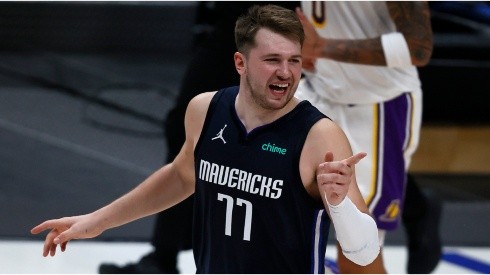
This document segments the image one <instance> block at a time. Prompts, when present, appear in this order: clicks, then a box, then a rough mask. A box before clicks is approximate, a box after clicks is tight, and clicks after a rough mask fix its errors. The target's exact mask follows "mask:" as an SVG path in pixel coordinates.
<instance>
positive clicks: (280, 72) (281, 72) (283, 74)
mask: <svg viewBox="0 0 490 275" xmlns="http://www.w3.org/2000/svg"><path fill="white" fill-rule="evenodd" d="M276 73H277V76H278V77H279V78H281V79H288V78H289V77H291V75H292V72H291V68H290V65H289V62H287V61H286V62H281V63H280V64H279V67H278V68H277V72H276Z"/></svg>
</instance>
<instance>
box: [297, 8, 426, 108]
mask: <svg viewBox="0 0 490 275" xmlns="http://www.w3.org/2000/svg"><path fill="white" fill-rule="evenodd" d="M301 7H302V9H303V11H304V13H305V15H306V16H307V18H308V19H309V20H310V22H312V24H313V25H314V26H315V29H316V31H317V32H318V34H319V35H320V36H321V37H325V38H331V39H367V38H374V37H379V36H381V35H383V34H385V33H390V32H396V26H395V23H394V22H393V20H392V19H391V17H390V14H389V12H388V8H387V7H386V3H385V2H384V1H321V2H320V1H302V2H301ZM366 22H369V24H366ZM315 68H316V70H317V72H316V73H315V74H311V73H308V72H305V75H306V77H307V79H308V81H309V82H310V85H312V86H313V88H314V89H315V91H316V93H317V94H318V95H319V96H321V97H325V98H326V99H328V100H330V101H332V102H335V103H343V104H369V103H377V102H381V101H386V100H390V99H393V98H395V97H397V96H399V95H401V94H403V93H405V92H407V91H420V90H421V84H420V80H419V78H418V72H417V69H416V67H414V66H410V67H407V68H388V67H385V66H371V65H359V64H350V63H345V62H337V61H334V60H330V59H326V58H319V59H318V60H317V62H316V64H315Z"/></svg>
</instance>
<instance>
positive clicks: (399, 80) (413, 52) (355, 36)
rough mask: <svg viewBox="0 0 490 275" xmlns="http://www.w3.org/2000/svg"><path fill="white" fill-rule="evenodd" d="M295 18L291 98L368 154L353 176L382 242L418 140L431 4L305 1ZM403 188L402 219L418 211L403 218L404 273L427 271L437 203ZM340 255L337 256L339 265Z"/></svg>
mask: <svg viewBox="0 0 490 275" xmlns="http://www.w3.org/2000/svg"><path fill="white" fill-rule="evenodd" d="M298 16H299V17H300V20H301V22H302V23H303V27H304V30H305V34H306V38H305V43H304V47H303V58H304V60H303V66H304V68H305V71H304V73H305V78H304V79H303V80H302V81H301V83H300V85H299V88H298V92H297V96H298V97H299V98H301V99H307V100H309V101H310V102H311V103H312V104H313V105H314V106H316V107H317V108H318V109H319V110H320V111H322V112H323V113H324V114H326V115H327V116H329V117H330V118H332V120H333V121H335V122H336V123H337V124H338V125H339V126H340V127H341V128H342V129H343V130H344V132H345V133H346V135H347V137H348V139H349V141H350V143H351V145H352V148H353V151H354V152H356V151H364V152H367V153H368V161H362V162H361V163H359V165H358V166H356V174H357V176H358V177H357V179H358V183H359V189H360V191H361V194H362V195H363V197H364V199H365V201H366V203H367V205H368V207H369V209H370V211H371V213H372V215H373V217H374V218H375V220H376V223H377V225H378V228H379V230H380V243H381V245H382V244H383V243H384V239H385V232H386V231H389V230H394V229H396V228H397V227H398V225H399V222H400V220H401V216H402V211H403V209H404V196H405V190H406V184H407V171H408V168H409V165H410V160H411V157H412V154H413V153H414V151H415V149H416V148H417V145H418V141H419V132H420V126H421V116H422V90H421V83H420V80H419V77H418V73H417V69H416V66H425V65H426V64H427V63H428V62H429V59H430V56H431V54H432V46H433V45H432V29H431V24H430V12H429V7H428V5H427V3H426V2H420V1H413V2H412V1H408V2H403V1H402V2H398V1H388V2H384V1H373V2H369V1H354V2H351V1H326V2H319V1H303V2H302V12H301V10H298ZM408 184H413V182H409V183H408ZM409 190H412V191H411V192H410V193H407V194H409V195H410V197H409V196H408V195H407V198H406V201H407V205H408V203H411V204H412V205H413V206H414V207H411V208H407V215H406V216H410V215H408V211H411V212H414V211H418V212H417V214H415V215H413V214H412V215H411V216H413V218H411V219H408V218H407V219H406V220H405V222H406V224H405V225H406V229H407V233H408V240H409V262H408V272H409V273H430V272H431V271H432V270H433V269H434V268H435V267H436V265H437V263H438V261H439V258H440V255H441V244H440V239H439V235H438V223H439V218H440V213H439V212H440V208H437V207H440V206H436V207H435V208H431V207H429V206H430V204H429V203H430V201H429V200H428V198H426V197H424V196H422V193H421V192H420V191H418V189H417V188H416V186H410V188H409ZM417 195H418V196H417ZM416 204H418V206H416ZM417 207H418V208H419V209H417ZM404 217H405V215H404ZM343 259H344V258H343V256H342V254H340V255H339V263H341V262H342V261H343ZM345 272H353V273H359V272H358V271H357V270H356V269H354V270H345Z"/></svg>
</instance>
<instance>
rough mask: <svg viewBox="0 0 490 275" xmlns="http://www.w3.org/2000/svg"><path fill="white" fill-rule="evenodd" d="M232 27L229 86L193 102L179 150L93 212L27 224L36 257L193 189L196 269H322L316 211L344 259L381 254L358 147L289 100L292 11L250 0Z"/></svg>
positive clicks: (299, 37)
mask: <svg viewBox="0 0 490 275" xmlns="http://www.w3.org/2000/svg"><path fill="white" fill-rule="evenodd" d="M235 33H236V35H235V36H236V39H235V40H236V44H237V49H238V52H237V53H235V55H234V61H235V67H236V70H237V71H238V74H239V75H240V86H239V87H230V88H225V89H221V90H219V91H217V92H208V93H203V94H200V95H198V96H196V97H195V98H193V99H192V100H191V102H190V103H189V106H188V108H187V112H186V118H185V129H186V140H185V143H184V145H183V147H182V149H181V151H180V152H179V154H178V155H177V157H176V158H175V160H174V161H173V162H172V163H169V164H167V165H165V166H164V167H162V168H161V169H159V170H157V171H156V172H155V173H154V174H153V175H151V176H150V177H148V178H147V179H146V180H145V181H143V182H142V183H141V184H140V185H139V186H137V187H136V188H135V189H134V190H132V191H130V192H129V193H127V194H126V195H124V196H122V197H121V198H119V199H117V200H115V201H114V202H112V203H110V204H109V205H107V206H105V207H103V208H101V209H98V210H96V211H94V212H92V213H89V214H86V215H81V216H73V217H65V218H61V219H55V220H48V221H45V222H43V223H42V224H40V225H38V226H36V227H34V228H33V229H32V233H33V234H37V233H40V232H42V231H44V230H47V229H51V231H50V232H49V233H48V235H47V236H46V241H45V245H44V250H43V255H44V256H47V255H51V256H54V255H55V253H56V249H57V246H58V245H60V246H61V250H62V251H64V250H65V248H66V244H67V242H68V241H70V240H72V239H84V238H93V237H96V236H98V235H100V234H101V233H102V232H104V231H105V230H107V229H110V228H114V227H117V226H121V225H123V224H126V223H128V222H131V221H133V220H135V219H138V218H141V217H144V216H148V215H151V214H154V213H157V212H159V211H162V210H164V209H167V208H169V207H171V206H173V205H175V204H176V203H178V202H179V201H182V200H184V199H185V198H187V197H188V196H190V195H191V194H193V193H195V197H194V200H195V204H194V205H195V208H194V231H193V235H194V237H193V242H194V245H193V249H194V257H195V262H196V266H197V272H198V273H320V272H321V273H323V272H324V270H323V261H324V254H325V246H326V240H327V234H328V225H329V222H328V220H329V219H328V218H327V216H326V215H327V213H328V215H329V216H330V220H331V221H332V223H333V225H334V227H335V230H336V233H337V234H336V235H337V240H338V242H339V243H340V247H341V248H342V250H343V251H344V253H345V255H346V257H348V258H349V259H350V260H351V261H353V262H355V263H357V264H359V265H368V264H370V263H372V262H373V261H378V260H380V258H379V242H378V232H377V228H376V224H375V222H374V220H373V219H372V217H371V216H369V215H368V214H367V213H368V209H367V207H366V204H365V203H364V200H363V198H362V196H361V194H360V192H359V189H358V187H357V183H356V179H355V173H354V166H355V164H357V163H358V162H359V161H360V160H361V159H362V158H364V157H365V156H366V154H365V153H358V154H355V155H352V151H351V148H350V145H349V142H348V140H347V138H346V136H345V134H344V133H343V131H342V130H341V129H340V128H339V127H337V125H336V124H335V123H333V122H332V121H331V120H329V119H328V118H326V117H325V116H324V115H323V114H322V113H320V112H319V111H318V110H317V109H316V108H315V107H313V106H312V105H311V104H310V103H309V102H308V101H301V100H298V99H297V98H295V97H294V93H295V91H296V88H297V86H298V83H299V79H300V77H301V66H302V58H301V47H302V43H303V38H304V33H303V29H302V26H301V23H300V22H299V20H298V18H297V17H296V15H295V13H294V12H293V11H291V10H288V9H284V8H280V7H278V6H274V5H267V6H262V7H258V6H254V7H252V8H251V9H250V10H249V12H248V13H247V14H246V15H244V16H243V17H240V18H239V19H238V21H237V25H236V29H235ZM224 125H226V127H224ZM298 125H301V126H300V127H298ZM217 135H219V136H220V138H218V139H214V138H215V137H216V136H217ZM225 141H226V143H225Z"/></svg>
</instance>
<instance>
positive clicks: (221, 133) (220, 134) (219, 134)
mask: <svg viewBox="0 0 490 275" xmlns="http://www.w3.org/2000/svg"><path fill="white" fill-rule="evenodd" d="M225 128H226V124H225V126H224V127H223V129H221V131H219V133H218V134H217V135H216V136H215V137H214V138H212V139H211V140H215V139H217V138H220V139H221V140H222V141H223V143H224V144H226V141H225V139H224V138H223V131H224V130H225Z"/></svg>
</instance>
